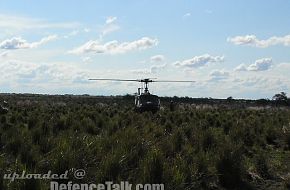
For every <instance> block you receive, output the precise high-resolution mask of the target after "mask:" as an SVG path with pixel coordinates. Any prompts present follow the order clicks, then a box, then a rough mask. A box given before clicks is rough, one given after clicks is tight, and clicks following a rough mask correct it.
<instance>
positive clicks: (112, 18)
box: [106, 16, 117, 24]
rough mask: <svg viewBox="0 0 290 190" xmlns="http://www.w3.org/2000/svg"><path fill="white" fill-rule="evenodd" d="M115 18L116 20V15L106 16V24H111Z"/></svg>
mask: <svg viewBox="0 0 290 190" xmlns="http://www.w3.org/2000/svg"><path fill="white" fill-rule="evenodd" d="M116 20H117V17H115V16H109V17H107V19H106V24H112V23H114V22H115V21H116Z"/></svg>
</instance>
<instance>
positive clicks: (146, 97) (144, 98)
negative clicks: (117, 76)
mask: <svg viewBox="0 0 290 190" xmlns="http://www.w3.org/2000/svg"><path fill="white" fill-rule="evenodd" d="M140 101H141V102H142V103H145V102H152V103H155V104H158V102H159V99H158V96H155V95H141V96H140Z"/></svg>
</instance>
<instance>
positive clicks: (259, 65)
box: [234, 58, 273, 71]
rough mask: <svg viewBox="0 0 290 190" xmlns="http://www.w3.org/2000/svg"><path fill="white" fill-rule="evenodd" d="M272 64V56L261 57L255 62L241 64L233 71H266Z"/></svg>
mask: <svg viewBox="0 0 290 190" xmlns="http://www.w3.org/2000/svg"><path fill="white" fill-rule="evenodd" d="M272 64H273V60H272V58H262V59H258V60H256V61H255V63H253V64H251V65H249V66H246V65H245V64H241V65H239V66H238V67H236V68H235V69H234V70H235V71H266V70H269V69H270V68H271V66H272Z"/></svg>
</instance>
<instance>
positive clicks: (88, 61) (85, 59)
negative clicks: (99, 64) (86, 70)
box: [82, 57, 92, 63]
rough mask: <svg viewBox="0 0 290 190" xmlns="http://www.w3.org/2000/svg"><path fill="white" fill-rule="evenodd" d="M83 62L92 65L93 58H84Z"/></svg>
mask: <svg viewBox="0 0 290 190" xmlns="http://www.w3.org/2000/svg"><path fill="white" fill-rule="evenodd" d="M82 61H83V62H84V63H90V62H92V58H91V57H83V58H82Z"/></svg>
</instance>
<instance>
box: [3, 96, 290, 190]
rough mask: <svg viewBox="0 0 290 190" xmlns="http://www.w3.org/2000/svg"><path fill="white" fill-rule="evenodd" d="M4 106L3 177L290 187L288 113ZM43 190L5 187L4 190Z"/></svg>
mask: <svg viewBox="0 0 290 190" xmlns="http://www.w3.org/2000/svg"><path fill="white" fill-rule="evenodd" d="M23 96H24V95H23ZM5 99H8V101H9V103H10V105H11V106H10V112H9V113H8V114H6V115H1V117H0V174H1V176H3V175H4V174H5V173H10V172H11V171H12V172H14V171H16V172H18V173H21V172H22V171H23V170H25V171H27V172H30V173H42V174H44V173H47V172H48V171H49V170H52V172H55V173H59V174H60V173H63V172H65V171H66V170H70V175H69V177H70V180H72V181H77V180H76V179H75V178H73V176H72V173H71V171H72V170H73V169H79V168H80V169H84V170H85V171H86V177H85V178H84V179H83V180H82V182H95V183H101V182H105V181H107V180H114V181H116V182H119V181H129V182H131V183H164V184H165V188H166V189H172V190H173V189H174V190H176V189H180V190H184V189H251V188H252V189H256V188H257V189H258V188H261V189H266V188H267V187H266V186H263V184H262V183H261V181H267V180H271V183H275V184H277V186H279V185H280V186H281V184H282V186H283V187H282V186H281V189H282V188H284V187H288V188H289V179H288V178H286V177H284V178H283V179H285V180H284V182H283V183H281V182H279V180H278V179H280V176H287V174H288V173H289V171H290V165H289V156H290V127H289V121H290V111H289V110H288V109H279V108H275V109H274V108H273V109H261V110H259V109H257V110H255V109H246V108H243V109H231V108H229V107H223V106H219V107H214V108H213V107H205V108H202V109H201V108H198V107H195V106H193V105H191V104H190V103H191V102H190V101H192V100H190V99H189V98H181V99H178V98H177V97H175V99H174V102H175V103H174V110H172V111H169V110H170V107H169V106H170V99H169V100H168V101H167V102H166V101H163V102H162V103H163V104H164V105H168V107H165V109H164V111H160V112H158V113H156V114H152V113H142V114H140V113H135V112H134V111H133V109H131V108H132V107H131V103H132V99H131V97H125V98H124V99H123V98H104V97H66V96H40V97H38V96H35V97H26V98H25V100H26V99H27V100H30V104H24V103H23V99H24V98H23V97H22V96H20V95H19V97H18V96H11V97H10V96H7V97H5ZM235 101H236V100H231V101H226V100H225V102H226V103H228V104H234V103H235ZM178 102H180V104H179V103H178ZM264 103H265V102H264ZM132 106H133V105H132ZM253 174H254V176H256V177H251V176H253ZM249 176H250V177H249ZM257 176H258V177H257ZM257 179H259V180H261V181H258V180H257ZM261 184H262V185H261ZM47 185H48V182H47V181H45V180H18V181H15V182H13V183H8V181H7V180H1V181H0V189H47V187H48V186H47Z"/></svg>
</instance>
